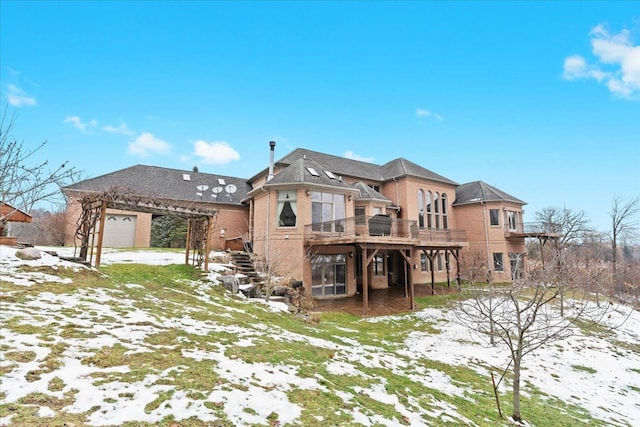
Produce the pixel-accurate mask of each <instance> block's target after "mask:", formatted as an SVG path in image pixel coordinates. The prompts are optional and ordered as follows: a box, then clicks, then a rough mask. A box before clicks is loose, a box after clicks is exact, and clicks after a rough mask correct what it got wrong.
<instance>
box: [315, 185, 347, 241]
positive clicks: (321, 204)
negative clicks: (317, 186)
mask: <svg viewBox="0 0 640 427" xmlns="http://www.w3.org/2000/svg"><path fill="white" fill-rule="evenodd" d="M345 211H346V207H345V201H344V194H334V193H321V192H318V191H313V192H311V223H312V227H311V228H312V230H313V231H328V232H333V231H343V230H342V228H343V227H344V225H343V220H344V218H345Z"/></svg>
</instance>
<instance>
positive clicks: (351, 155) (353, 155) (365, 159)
mask: <svg viewBox="0 0 640 427" xmlns="http://www.w3.org/2000/svg"><path fill="white" fill-rule="evenodd" d="M344 157H346V158H347V159H351V160H360V161H361V162H367V163H371V162H373V160H374V159H375V158H374V157H363V156H358V155H357V154H356V153H354V152H353V151H351V150H348V151H345V153H344Z"/></svg>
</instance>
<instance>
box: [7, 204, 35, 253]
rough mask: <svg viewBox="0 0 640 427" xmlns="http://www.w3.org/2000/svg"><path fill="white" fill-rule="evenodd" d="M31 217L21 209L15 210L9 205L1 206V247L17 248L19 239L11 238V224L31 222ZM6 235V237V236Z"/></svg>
mask: <svg viewBox="0 0 640 427" xmlns="http://www.w3.org/2000/svg"><path fill="white" fill-rule="evenodd" d="M31 219H32V218H31V215H29V214H28V213H26V212H23V211H21V210H20V209H17V208H14V207H13V206H11V205H9V204H8V203H1V204H0V245H7V246H16V245H17V244H18V238H17V237H11V236H9V235H8V234H9V227H7V225H9V223H10V222H26V223H30V222H31ZM5 234H6V235H5Z"/></svg>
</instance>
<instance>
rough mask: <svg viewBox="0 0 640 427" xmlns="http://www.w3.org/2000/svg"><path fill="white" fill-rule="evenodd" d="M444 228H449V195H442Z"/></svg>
mask: <svg viewBox="0 0 640 427" xmlns="http://www.w3.org/2000/svg"><path fill="white" fill-rule="evenodd" d="M441 200H442V228H445V229H446V228H449V215H448V214H449V208H448V207H447V195H446V194H445V193H442V197H441Z"/></svg>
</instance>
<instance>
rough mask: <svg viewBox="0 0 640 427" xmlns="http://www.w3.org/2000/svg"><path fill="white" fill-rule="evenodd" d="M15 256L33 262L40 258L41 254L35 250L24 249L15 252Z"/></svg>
mask: <svg viewBox="0 0 640 427" xmlns="http://www.w3.org/2000/svg"><path fill="white" fill-rule="evenodd" d="M16 256H17V257H18V258H20V259H24V260H33V259H40V258H42V254H41V253H40V251H39V250H37V249H36V248H24V249H20V250H18V251H16Z"/></svg>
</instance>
